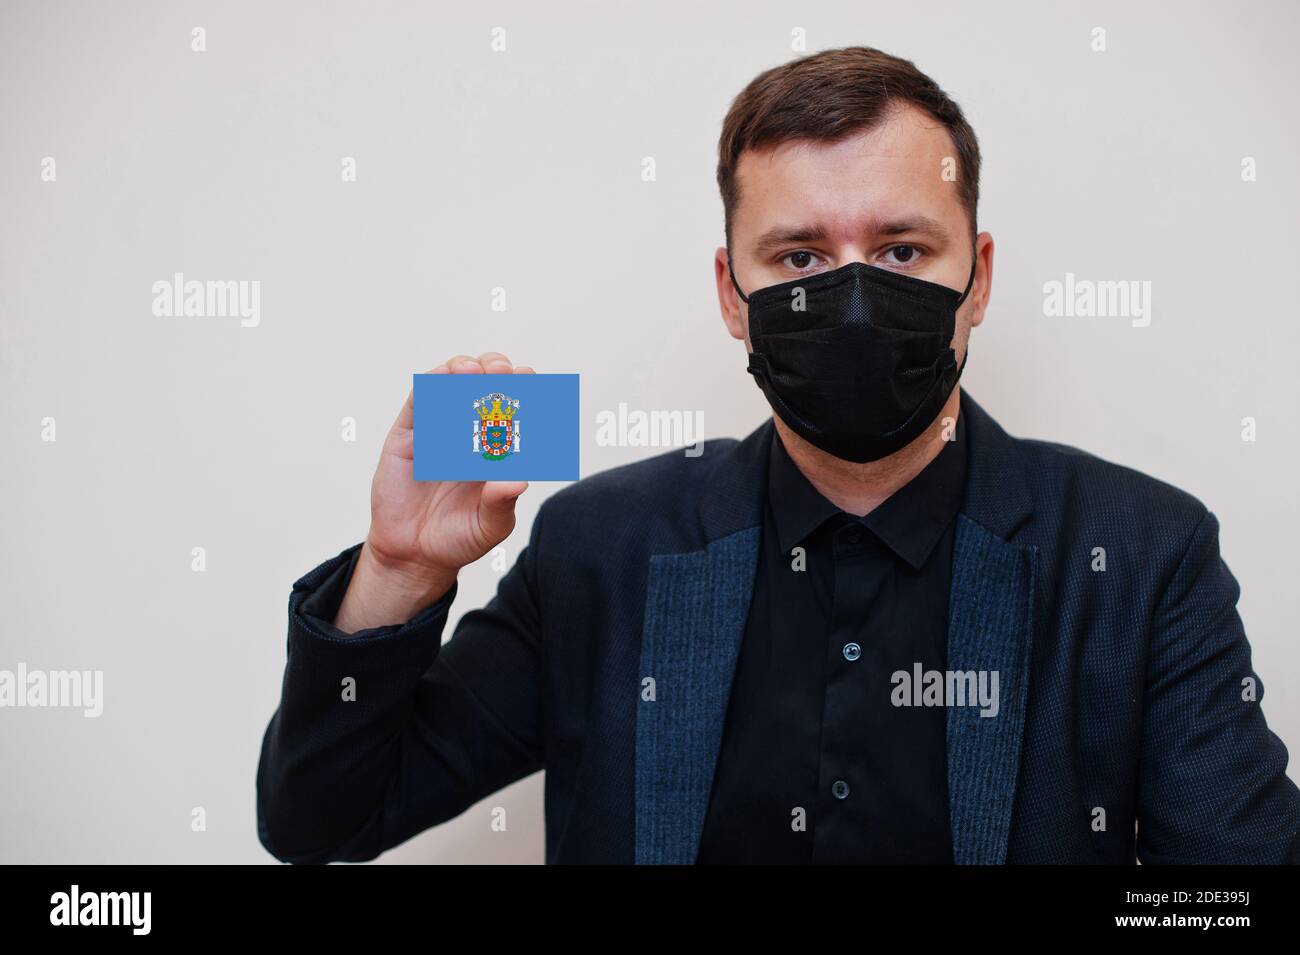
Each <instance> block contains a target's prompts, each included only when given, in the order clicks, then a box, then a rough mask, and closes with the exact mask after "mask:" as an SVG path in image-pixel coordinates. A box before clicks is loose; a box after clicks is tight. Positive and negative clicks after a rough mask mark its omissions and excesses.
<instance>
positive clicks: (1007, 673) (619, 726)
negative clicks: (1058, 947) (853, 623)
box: [257, 393, 1300, 863]
mask: <svg viewBox="0 0 1300 955" xmlns="http://www.w3.org/2000/svg"><path fill="white" fill-rule="evenodd" d="M961 408H962V411H961V413H962V415H963V416H964V417H965V419H966V422H967V426H968V436H969V439H970V447H969V453H970V470H969V475H968V480H967V490H966V495H965V500H964V502H963V505H962V509H961V513H960V514H959V516H958V519H957V520H958V527H957V534H956V543H955V546H954V557H953V583H952V592H951V599H950V609H949V635H948V661H949V662H948V666H949V669H950V671H958V672H960V673H978V672H984V673H997V674H998V676H999V696H1000V701H999V706H998V712H997V715H996V716H993V717H991V718H990V717H982V716H980V715H979V712H978V710H977V709H976V708H975V707H972V706H960V705H959V706H950V707H949V708H948V720H947V723H948V730H947V738H948V777H949V816H950V821H951V824H952V832H953V851H954V858H955V859H956V861H957V862H959V863H990V862H991V863H999V862H1110V863H1116V862H1118V863H1131V862H1132V861H1133V860H1134V858H1135V856H1136V857H1138V858H1140V859H1141V860H1142V861H1143V862H1144V863H1158V862H1296V861H1300V842H1298V841H1297V835H1296V828H1297V819H1298V818H1300V793H1298V792H1297V789H1296V786H1295V784H1294V783H1292V782H1291V781H1290V780H1289V779H1288V778H1287V777H1286V775H1285V769H1286V762H1287V753H1286V749H1285V747H1284V746H1283V744H1282V742H1281V741H1280V740H1279V739H1278V738H1277V737H1276V736H1275V735H1274V734H1273V733H1272V732H1270V731H1269V729H1268V727H1267V726H1266V724H1265V720H1264V715H1263V713H1262V711H1261V709H1260V699H1261V698H1262V695H1263V687H1262V686H1261V685H1260V682H1259V678H1258V677H1257V676H1256V674H1255V673H1254V672H1253V671H1252V669H1251V663H1250V647H1249V645H1248V643H1247V641H1246V637H1245V634H1244V633H1243V631H1242V625H1241V620H1240V618H1239V616H1238V614H1237V612H1236V609H1235V605H1236V600H1237V596H1238V586H1237V582H1236V581H1235V580H1234V579H1233V577H1232V574H1231V573H1230V572H1229V571H1228V568H1227V567H1226V566H1225V565H1224V563H1223V561H1222V560H1221V559H1220V556H1219V550H1218V525H1217V522H1216V520H1215V518H1214V515H1213V514H1211V513H1209V512H1207V510H1206V508H1205V507H1204V506H1203V505H1202V504H1201V503H1200V502H1198V501H1197V500H1195V499H1194V498H1193V497H1191V496H1189V495H1188V494H1186V493H1184V492H1182V491H1180V490H1178V489H1176V488H1174V487H1171V486H1170V485H1168V484H1164V483H1162V482H1160V481H1157V480H1155V479H1152V478H1150V477H1146V476H1144V475H1142V474H1139V473H1138V472H1136V471H1133V470H1130V469H1128V468H1124V467H1120V466H1118V465H1115V464H1110V463H1107V462H1105V461H1102V460H1099V459H1098V458H1096V457H1093V456H1091V455H1089V454H1086V453H1084V452H1082V451H1078V450H1076V449H1073V448H1069V447H1065V446H1062V445H1057V444H1049V443H1046V442H1042V441H1029V440H1021V439H1016V438H1012V437H1009V436H1008V435H1007V434H1006V432H1004V431H1003V430H1002V428H1000V427H999V426H998V425H997V423H996V422H995V421H994V420H993V419H992V418H990V417H989V416H988V414H987V413H985V412H984V411H983V410H982V409H981V408H980V407H979V405H977V404H976V403H975V402H974V401H973V400H972V399H971V398H970V397H969V396H968V395H966V394H965V393H963V394H962V398H961ZM773 432H774V429H773V425H772V423H771V421H770V420H769V421H767V422H766V423H764V424H763V425H762V426H760V427H759V428H758V429H756V430H755V431H754V432H753V433H751V434H750V435H749V436H748V437H747V438H745V439H744V440H743V441H735V440H732V439H726V440H718V441H712V442H708V443H706V445H705V451H704V454H703V455H701V456H700V457H695V458H692V457H687V456H686V455H685V454H683V453H682V452H681V451H680V450H678V451H673V452H670V453H667V454H661V455H659V456H657V457H653V458H650V459H648V460H645V461H641V462H638V463H635V464H631V465H627V466H624V467H619V468H615V469H612V470H609V471H605V472H603V473H601V474H597V475H594V476H592V477H589V478H586V479H584V480H582V481H579V482H577V483H576V484H573V485H571V486H569V487H567V488H564V489H563V490H561V491H559V492H558V493H556V494H554V495H553V496H552V497H551V498H549V499H548V500H547V501H546V502H545V503H544V504H543V506H542V507H541V509H540V511H539V513H538V516H537V518H536V520H535V521H534V524H533V527H532V532H531V535H530V537H529V541H528V546H527V547H526V549H525V550H524V551H523V552H522V553H521V554H520V556H519V559H518V561H517V562H516V563H515V565H514V566H513V567H512V568H511V570H510V571H509V572H508V573H507V574H506V575H505V576H504V577H503V578H502V580H501V583H500V586H499V589H498V591H497V593H496V596H495V597H494V598H493V599H492V600H491V601H490V602H489V603H488V605H487V606H486V607H484V608H482V609H477V610H472V611H470V612H468V613H466V614H465V615H464V616H463V617H462V618H461V621H460V624H459V626H458V627H457V628H456V632H455V634H454V636H453V637H452V639H451V640H450V641H449V642H448V643H446V644H445V645H440V638H441V635H442V630H443V626H444V623H445V621H446V619H447V612H448V608H449V607H450V605H451V603H452V601H453V600H454V598H455V593H456V591H455V588H453V590H452V591H451V592H450V593H449V594H448V595H447V596H446V597H445V598H444V599H443V600H441V601H439V602H438V603H437V604H436V605H434V606H432V607H430V608H428V609H427V610H425V611H423V612H422V613H421V614H419V615H418V616H417V617H416V618H415V619H413V620H412V621H410V622H409V623H407V624H406V625H404V626H401V627H385V628H377V629H375V630H370V631H363V632H362V633H360V634H357V635H355V636H352V637H347V638H344V637H342V636H341V635H339V634H338V633H337V632H336V631H333V630H332V628H330V627H329V626H328V625H327V624H326V623H325V622H326V621H329V620H332V619H333V615H334V612H335V610H336V609H337V602H338V599H339V595H340V594H341V593H342V589H343V586H344V585H345V584H346V576H347V574H348V573H349V572H350V567H351V564H352V561H353V560H354V559H355V554H356V552H357V550H358V548H359V546H360V545H355V546H353V547H350V548H348V549H347V550H344V551H343V552H342V553H340V554H339V555H338V556H337V557H334V558H332V559H331V560H328V561H326V562H325V563H323V564H321V565H320V566H319V567H317V568H316V569H315V570H313V571H311V572H310V573H308V574H307V575H306V576H304V577H303V578H302V579H300V580H299V581H297V583H295V584H294V587H293V593H292V594H291V596H290V599H289V636H288V662H287V665H286V667H285V673H284V684H283V692H282V696H281V700H280V705H279V708H278V709H277V710H276V712H275V714H274V716H273V717H272V719H271V722H270V725H269V726H268V728H267V731H266V734H265V737H264V740H263V745H262V752H261V761H260V764H259V767H258V773H257V821H258V833H259V836H260V838H261V841H262V844H263V845H264V846H265V847H266V848H267V850H268V851H269V852H271V854H272V855H274V856H275V857H276V858H278V859H281V860H283V861H287V862H326V861H330V860H349V861H359V860H365V859H372V858H374V857H375V856H377V855H378V854H379V853H381V852H383V851H384V850H385V849H388V848H390V847H391V846H394V845H397V844H398V843H400V842H403V841H404V840H406V839H409V838H410V837H411V836H413V835H415V834H416V833H418V832H420V831H421V830H423V829H426V828H428V827H429V826H433V825H437V824H438V823H440V822H443V821H445V820H447V819H450V818H452V817H453V816H456V815H457V814H459V813H460V812H462V811H464V810H465V809H466V808H468V807H469V806H471V805H473V804H474V803H475V802H477V801H478V800H480V799H482V798H483V797H485V796H487V795H488V794H489V793H492V792H493V791H495V790H497V789H499V788H501V787H503V786H505V785H506V784H508V783H510V782H513V781H514V780H517V779H519V778H521V777H523V776H526V775H528V774H530V773H533V772H535V771H537V770H539V769H543V768H544V769H545V770H546V781H545V808H546V859H547V861H548V862H622V863H632V862H643V863H686V862H691V861H693V860H694V858H695V853H696V850H697V848H698V845H699V836H700V831H701V828H702V826H703V821H704V813H705V810H706V808H707V805H708V797H709V787H710V785H711V782H712V776H713V769H714V765H715V763H716V759H717V751H718V744H719V740H720V737H721V731H722V721H723V717H724V715H725V711H726V703H727V696H728V692H729V689H730V683H731V677H732V673H733V670H734V666H735V661H736V654H737V650H738V648H739V641H740V637H741V634H742V632H743V630H744V625H745V621H746V615H747V613H748V609H749V598H750V595H751V593H752V591H753V578H754V573H755V569H756V563H757V557H758V542H759V538H758V535H759V530H760V526H761V515H762V509H761V506H762V501H763V495H764V492H765V482H766V462H767V455H768V446H769V443H770V442H771V441H772V439H773ZM1097 548H1104V552H1105V569H1104V570H1100V569H1097V568H1098V567H1099V562H1098V556H1099V554H1100V552H1099V551H1097V550H1096V549H1097ZM348 677H351V678H353V679H354V680H355V685H356V700H355V702H345V701H344V700H343V690H342V684H343V681H344V680H345V678H348ZM1252 688H1253V694H1252V692H1251V691H1252ZM1135 822H1136V832H1135Z"/></svg>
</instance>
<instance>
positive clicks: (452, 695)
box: [257, 515, 542, 863]
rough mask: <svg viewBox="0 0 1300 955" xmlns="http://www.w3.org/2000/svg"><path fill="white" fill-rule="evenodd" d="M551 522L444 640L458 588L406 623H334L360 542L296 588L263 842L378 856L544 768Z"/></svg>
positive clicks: (292, 851)
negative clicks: (543, 640)
mask: <svg viewBox="0 0 1300 955" xmlns="http://www.w3.org/2000/svg"><path fill="white" fill-rule="evenodd" d="M540 528H541V516H540V515H539V516H538V518H537V519H536V520H535V521H534V523H533V531H532V537H531V539H530V540H529V543H528V546H527V547H525V549H524V550H523V551H522V552H521V553H520V555H519V558H518V560H517V561H516V562H515V564H514V566H513V567H512V568H511V569H510V570H509V571H508V572H507V573H506V575H505V576H504V577H503V578H502V580H501V583H500V585H499V586H498V589H497V592H496V595H495V596H494V597H493V598H492V600H491V601H490V602H489V603H488V605H487V606H486V607H485V608H483V609H480V610H473V611H470V612H468V613H466V614H465V615H464V616H463V617H462V618H461V621H460V623H459V625H458V626H457V627H456V632H455V634H454V635H453V637H452V639H451V640H449V641H448V642H447V643H446V644H445V645H442V644H441V643H440V641H441V637H442V631H443V627H444V626H445V624H446V622H447V614H448V611H449V609H450V607H451V604H452V601H453V600H454V599H455V596H456V590H457V588H456V587H455V586H453V588H452V590H451V591H450V592H449V593H448V594H446V595H445V596H444V597H443V598H442V599H441V600H439V601H438V602H437V603H436V604H434V605H433V606H431V607H428V608H426V609H425V610H423V611H422V612H421V613H420V614H418V615H417V616H416V617H415V618H413V619H412V620H410V621H408V622H407V623H406V624H403V625H402V626H392V627H377V628H374V629H371V630H363V631H360V632H358V633H356V634H354V635H352V636H347V635H344V634H342V633H341V632H339V631H338V630H336V629H334V628H333V627H332V626H331V625H330V623H329V621H332V620H333V618H334V615H335V613H336V611H337V609H338V603H339V601H340V600H341V597H342V594H343V592H344V591H345V590H346V586H347V579H348V577H349V575H350V572H351V568H352V566H353V565H354V563H355V559H356V554H357V551H358V550H359V548H360V545H359V544H358V545H354V546H353V547H350V548H348V549H347V550H345V551H343V552H342V553H341V554H339V555H338V556H337V557H335V558H333V559H331V560H329V561H326V562H325V563H324V564H322V565H320V566H319V567H317V568H316V569H315V570H313V571H311V572H310V573H309V574H307V575H306V576H304V577H303V578H302V579H301V580H299V581H297V582H296V583H295V584H294V586H293V592H292V594H291V595H290V598H289V637H288V659H287V662H286V665H285V670H284V681H283V685H282V689H281V696H280V705H279V708H278V709H277V710H276V712H275V714H274V716H273V717H272V718H271V722H270V725H269V726H268V727H267V730H266V733H265V736H264V737H263V740H262V751H261V760H260V762H259V765H258V771H257V826H258V836H259V838H260V840H261V842H262V845H263V846H264V847H265V848H266V849H267V851H269V852H270V853H271V854H272V855H273V856H275V857H276V858H277V859H279V860H280V861H282V862H298V863H323V862H332V861H347V862H359V861H365V860H368V859H373V858H374V857H375V856H377V855H379V854H380V853H381V852H383V851H384V850H386V849H389V848H391V847H393V846H395V845H397V844H398V843H400V842H404V841H405V840H407V839H409V838H410V837H411V836H413V835H415V834H416V833H418V832H420V831H422V830H424V829H426V828H428V827H430V826H435V825H437V824H439V823H441V822H444V821H446V820H448V819H450V818H452V817H453V816H456V815H458V814H459V813H461V812H463V811H464V810H465V809H467V808H469V807H470V806H471V805H473V804H474V803H475V802H477V801H478V800H480V799H482V798H483V797H485V796H487V795H489V794H490V793H492V792H494V791H496V790H497V789H500V788H502V787H503V786H506V785H508V784H509V783H511V782H514V781H515V780H517V779H520V778H522V777H524V776H526V775H529V774H530V773H533V772H535V771H537V770H538V769H540V768H541V763H542V759H541V743H540V740H539V735H538V734H539V726H540V720H539V717H538V707H539V682H540V681H539V673H540V644H539V634H540V629H541V628H540V619H539V611H538V600H537V576H536V567H535V562H536V555H537V548H538V538H539V535H540ZM349 680H351V681H355V699H354V700H347V699H345V690H346V688H347V686H348V684H347V682H346V681H349Z"/></svg>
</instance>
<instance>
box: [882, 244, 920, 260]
mask: <svg viewBox="0 0 1300 955" xmlns="http://www.w3.org/2000/svg"><path fill="white" fill-rule="evenodd" d="M885 254H886V255H892V256H893V257H894V258H893V262H894V264H895V265H910V264H911V263H912V262H915V261H916V260H917V259H918V258H920V257H921V250H920V249H918V248H917V247H916V246H914V245H896V246H894V247H893V248H891V249H890V250H889V251H888V252H886V253H885Z"/></svg>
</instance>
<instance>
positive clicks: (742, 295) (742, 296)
mask: <svg viewBox="0 0 1300 955" xmlns="http://www.w3.org/2000/svg"><path fill="white" fill-rule="evenodd" d="M727 271H728V272H729V273H731V285H732V287H733V288H734V289H735V290H736V294H737V295H739V296H740V300H741V301H742V302H744V303H745V304H746V305H748V304H749V297H748V296H747V295H746V294H745V293H744V292H742V291H741V290H740V283H739V282H737V281H736V270H735V269H733V268H732V267H731V251H730V250H728V251H727Z"/></svg>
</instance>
